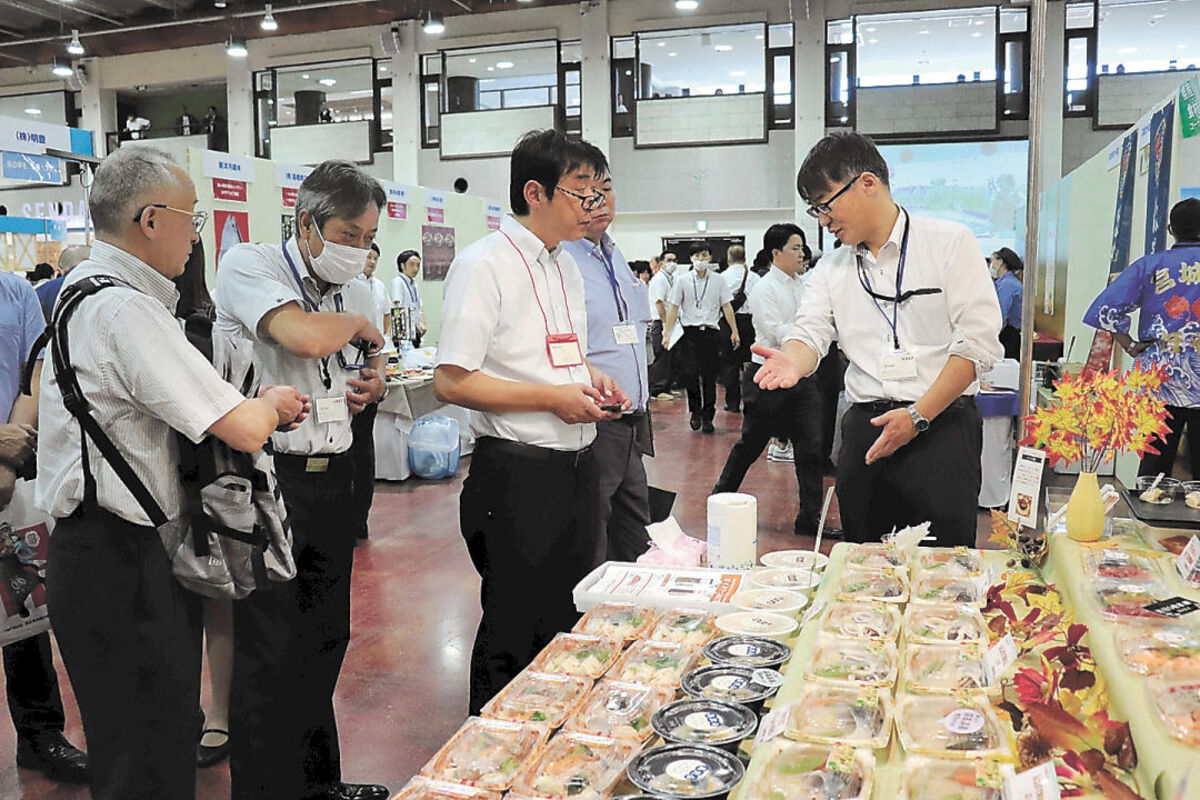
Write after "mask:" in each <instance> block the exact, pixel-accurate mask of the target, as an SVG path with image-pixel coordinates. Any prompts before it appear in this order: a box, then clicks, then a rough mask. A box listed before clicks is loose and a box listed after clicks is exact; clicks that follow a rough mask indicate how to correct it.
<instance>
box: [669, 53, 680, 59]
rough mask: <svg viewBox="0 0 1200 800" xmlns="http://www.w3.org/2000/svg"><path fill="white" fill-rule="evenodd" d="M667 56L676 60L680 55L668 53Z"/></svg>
mask: <svg viewBox="0 0 1200 800" xmlns="http://www.w3.org/2000/svg"><path fill="white" fill-rule="evenodd" d="M667 55H668V56H670V57H671V58H674V57H675V56H677V55H679V54H678V53H667Z"/></svg>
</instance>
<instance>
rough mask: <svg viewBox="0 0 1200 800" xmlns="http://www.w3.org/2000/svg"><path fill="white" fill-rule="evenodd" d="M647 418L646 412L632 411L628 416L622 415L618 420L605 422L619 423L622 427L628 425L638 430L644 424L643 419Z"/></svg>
mask: <svg viewBox="0 0 1200 800" xmlns="http://www.w3.org/2000/svg"><path fill="white" fill-rule="evenodd" d="M644 416H646V412H645V411H630V412H629V413H628V414H622V415H621V416H620V417H619V418H617V419H610V420H603V421H604V422H619V423H621V424H622V425H628V426H629V427H631V428H636V427H637V426H638V425H641V424H642V417H644Z"/></svg>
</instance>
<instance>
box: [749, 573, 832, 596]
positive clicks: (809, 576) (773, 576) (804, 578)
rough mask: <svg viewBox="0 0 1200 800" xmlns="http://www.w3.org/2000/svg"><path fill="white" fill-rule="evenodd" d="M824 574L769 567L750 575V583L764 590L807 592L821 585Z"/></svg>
mask: <svg viewBox="0 0 1200 800" xmlns="http://www.w3.org/2000/svg"><path fill="white" fill-rule="evenodd" d="M824 574H825V573H823V572H821V571H820V570H817V569H808V568H804V569H779V568H777V567H771V568H768V569H763V570H759V571H758V572H752V573H750V582H751V583H753V584H754V585H755V586H759V587H761V588H764V589H790V590H791V591H793V592H807V591H809V590H810V589H814V588H816V587H817V586H819V585H820V584H821V577H822V576H823V575H824Z"/></svg>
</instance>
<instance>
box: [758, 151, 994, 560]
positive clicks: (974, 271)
mask: <svg viewBox="0 0 1200 800" xmlns="http://www.w3.org/2000/svg"><path fill="white" fill-rule="evenodd" d="M796 186H797V189H798V190H799V192H800V195H801V197H803V198H804V199H805V200H807V201H808V202H809V203H811V206H810V207H809V209H808V213H809V214H810V215H811V216H813V217H814V218H816V219H817V220H819V221H820V224H822V225H824V226H825V227H826V229H828V230H829V232H830V233H831V234H832V235H834V236H836V237H837V238H839V239H841V240H842V242H844V243H845V246H843V247H841V248H838V249H837V250H835V251H834V252H833V253H831V254H830V255H827V256H825V257H824V258H822V260H821V266H820V267H818V268H817V269H816V270H814V271H813V275H812V279H811V281H810V283H809V286H808V289H807V291H806V293H805V296H804V302H803V304H802V305H801V308H800V313H799V314H798V316H797V318H796V324H795V325H794V326H793V327H792V328H791V330H790V331H789V332H788V334H787V335H786V336H785V340H784V343H783V346H782V347H781V348H780V349H777V350H775V349H771V348H767V347H757V346H756V347H755V348H754V351H755V352H757V353H758V354H759V355H761V356H763V357H764V358H765V363H764V364H763V366H762V368H760V369H759V371H758V373H757V374H756V375H755V381H757V382H758V384H759V385H760V386H762V387H763V388H767V389H775V388H778V387H780V386H785V387H786V386H792V385H794V384H795V383H796V381H798V380H799V379H800V378H802V377H806V376H808V375H811V374H812V373H813V371H814V370H815V369H816V367H817V362H818V360H819V359H820V358H821V357H822V356H823V355H824V354H825V352H826V351H827V350H828V349H829V345H830V342H831V341H832V340H833V337H834V336H835V335H836V336H837V338H838V343H839V345H840V346H841V348H842V351H843V352H844V353H845V354H846V357H847V358H848V359H849V361H850V366H849V368H848V369H847V371H846V395H847V399H848V400H849V401H850V403H851V404H852V405H851V408H850V410H849V411H847V412H846V414H845V416H844V417H843V419H842V448H841V451H840V453H839V455H838V474H837V493H838V507H839V508H840V510H841V517H842V527H843V529H844V530H845V534H846V537H847V538H848V539H850V540H851V541H856V542H863V541H873V540H878V539H879V538H880V537H881V536H882V535H884V534H886V533H887V532H889V531H890V530H891V529H892V528H894V527H896V528H902V527H904V526H906V525H913V524H920V523H922V522H931V523H932V528H931V533H932V534H933V535H934V536H935V537H936V538H937V543H938V544H939V545H943V546H952V545H960V544H961V545H968V546H974V544H975V526H976V505H977V503H978V497H979V484H980V480H981V470H980V464H979V457H980V451H981V449H982V436H983V427H982V420H981V418H980V416H979V409H978V408H977V407H976V406H975V398H974V395H975V393H976V392H977V391H978V386H979V384H978V379H979V375H980V374H982V373H983V372H985V371H987V370H988V369H991V367H992V364H993V363H994V362H995V361H996V359H998V358H999V357H1000V355H1001V353H1002V352H1003V351H1002V349H1001V347H1000V341H999V338H998V335H999V332H1000V322H1001V320H1000V305H999V303H998V302H997V300H996V292H995V290H994V289H993V288H992V282H991V279H990V278H989V277H988V273H987V268H986V262H985V261H984V258H983V252H982V251H981V250H980V249H979V243H978V242H976V241H975V237H974V236H973V235H972V234H971V232H970V231H969V230H968V229H967V228H966V227H965V226H963V225H960V224H958V223H954V222H943V221H940V220H932V219H924V218H919V217H912V218H910V217H909V214H908V212H907V211H905V210H903V209H901V208H900V207H899V206H897V205H896V203H895V201H894V200H892V195H891V191H890V190H889V188H888V166H887V162H885V161H884V160H883V156H881V155H880V154H879V151H878V150H877V149H876V148H875V145H874V144H873V143H872V142H871V140H870V139H867V138H866V137H864V136H861V135H859V134H856V133H844V134H834V135H831V136H827V137H825V138H824V139H822V140H821V141H820V142H818V143H817V144H816V146H814V147H813V149H812V150H811V151H809V154H808V157H807V158H805V160H804V164H803V165H802V166H801V167H800V171H799V174H798V175H797V178H796Z"/></svg>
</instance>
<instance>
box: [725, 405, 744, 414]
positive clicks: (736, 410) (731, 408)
mask: <svg viewBox="0 0 1200 800" xmlns="http://www.w3.org/2000/svg"><path fill="white" fill-rule="evenodd" d="M725 410H726V411H728V412H729V413H730V414H740V413H742V408H741V406H740V405H738V404H737V403H734V404H733V405H730V404H729V403H726V404H725Z"/></svg>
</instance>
